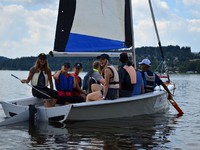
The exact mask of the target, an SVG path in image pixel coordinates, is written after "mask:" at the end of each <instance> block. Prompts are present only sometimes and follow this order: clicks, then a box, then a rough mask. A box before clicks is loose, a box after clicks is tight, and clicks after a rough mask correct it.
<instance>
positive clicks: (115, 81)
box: [107, 65, 119, 89]
mask: <svg viewBox="0 0 200 150" xmlns="http://www.w3.org/2000/svg"><path fill="white" fill-rule="evenodd" d="M107 68H109V69H110V70H111V72H112V73H113V77H111V79H112V81H110V82H109V85H108V88H113V89H118V88H119V74H118V72H117V70H116V69H115V67H114V66H111V65H110V66H107Z"/></svg>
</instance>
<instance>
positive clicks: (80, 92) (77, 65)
mask: <svg viewBox="0 0 200 150" xmlns="http://www.w3.org/2000/svg"><path fill="white" fill-rule="evenodd" d="M82 69H83V66H82V64H81V63H75V65H74V68H73V70H74V72H73V73H72V76H74V78H75V80H76V82H77V83H78V85H77V86H78V87H77V89H81V87H82V79H81V77H80V76H79V74H80V72H81V71H82ZM72 94H73V96H82V97H84V99H85V98H86V96H85V93H84V92H83V90H76V89H74V91H73V93H72Z"/></svg>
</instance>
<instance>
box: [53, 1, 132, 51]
mask: <svg viewBox="0 0 200 150" xmlns="http://www.w3.org/2000/svg"><path fill="white" fill-rule="evenodd" d="M129 5H130V3H129V0H120V1H119V0H60V3H59V11H58V20H57V27H56V35H55V42H54V51H56V52H100V51H101V52H103V51H108V50H116V49H122V48H129V47H131V46H132V33H131V25H130V23H131V21H130V8H129Z"/></svg>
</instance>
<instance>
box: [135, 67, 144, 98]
mask: <svg viewBox="0 0 200 150" xmlns="http://www.w3.org/2000/svg"><path fill="white" fill-rule="evenodd" d="M144 91H145V90H144V81H143V78H142V74H141V72H140V71H139V70H136V84H135V85H134V88H133V96H134V95H140V94H143V93H144Z"/></svg>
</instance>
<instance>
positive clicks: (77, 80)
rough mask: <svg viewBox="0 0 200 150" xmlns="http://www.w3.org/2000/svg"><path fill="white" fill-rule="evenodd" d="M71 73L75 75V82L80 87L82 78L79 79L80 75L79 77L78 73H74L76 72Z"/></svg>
mask: <svg viewBox="0 0 200 150" xmlns="http://www.w3.org/2000/svg"><path fill="white" fill-rule="evenodd" d="M72 75H73V76H74V77H75V79H76V82H78V85H79V87H80V88H81V87H82V79H81V77H79V76H78V74H76V73H72Z"/></svg>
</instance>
